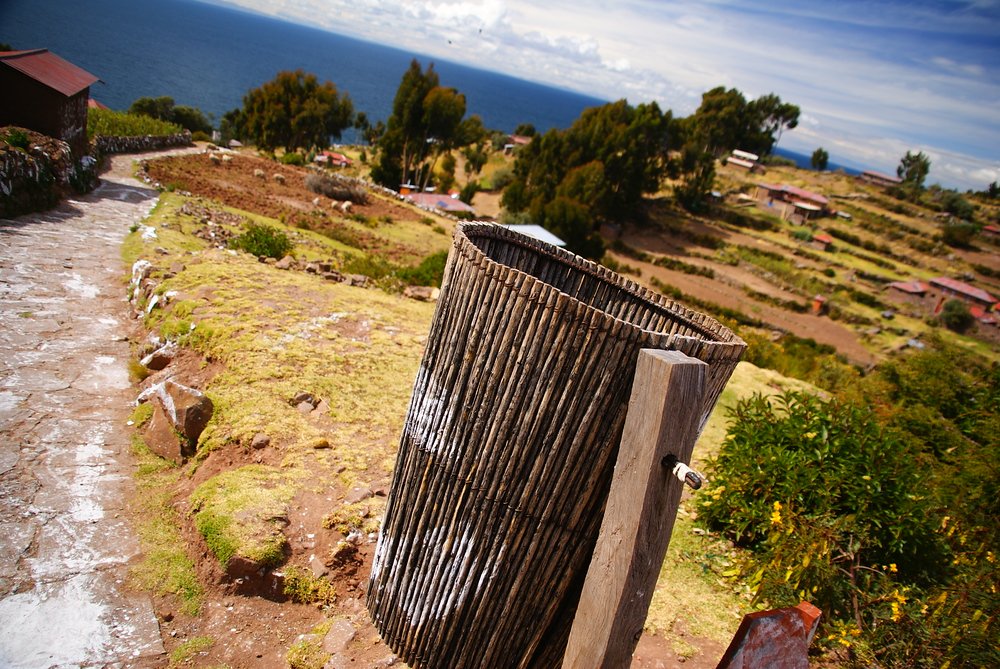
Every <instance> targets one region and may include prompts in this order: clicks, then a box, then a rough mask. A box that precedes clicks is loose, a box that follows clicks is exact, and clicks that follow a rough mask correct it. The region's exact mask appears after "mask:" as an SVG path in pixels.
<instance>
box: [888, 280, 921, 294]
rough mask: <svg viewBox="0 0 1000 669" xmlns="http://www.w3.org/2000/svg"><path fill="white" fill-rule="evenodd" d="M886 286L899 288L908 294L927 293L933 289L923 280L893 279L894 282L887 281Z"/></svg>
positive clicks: (894, 288)
mask: <svg viewBox="0 0 1000 669" xmlns="http://www.w3.org/2000/svg"><path fill="white" fill-rule="evenodd" d="M885 287H886V288H892V289H893V290H898V291H900V292H902V293H906V294H907V295H926V294H927V291H928V290H930V289H931V287H930V286H928V285H927V284H926V283H924V282H923V281H893V282H892V283H887V284H886V286H885Z"/></svg>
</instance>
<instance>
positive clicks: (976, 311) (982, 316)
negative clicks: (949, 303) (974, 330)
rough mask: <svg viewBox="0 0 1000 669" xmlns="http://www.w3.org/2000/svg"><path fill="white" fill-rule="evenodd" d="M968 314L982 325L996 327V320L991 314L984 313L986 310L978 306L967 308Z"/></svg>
mask: <svg viewBox="0 0 1000 669" xmlns="http://www.w3.org/2000/svg"><path fill="white" fill-rule="evenodd" d="M969 313H970V314H972V317H973V318H975V319H976V320H977V321H979V322H980V323H983V324H984V325H996V324H997V319H996V318H994V317H993V315H992V314H988V313H986V310H985V309H983V308H982V307H980V306H977V305H975V304H973V305H972V306H970V307H969Z"/></svg>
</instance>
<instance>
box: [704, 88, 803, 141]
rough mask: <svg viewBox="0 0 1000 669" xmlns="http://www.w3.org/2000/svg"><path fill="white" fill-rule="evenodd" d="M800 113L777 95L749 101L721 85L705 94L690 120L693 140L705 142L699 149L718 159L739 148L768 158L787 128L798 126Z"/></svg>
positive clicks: (772, 94) (741, 94)
mask: <svg viewBox="0 0 1000 669" xmlns="http://www.w3.org/2000/svg"><path fill="white" fill-rule="evenodd" d="M799 113H800V112H799V108H798V107H797V106H796V105H793V104H791V103H787V102H782V100H781V98H780V97H778V96H777V95H775V94H774V93H768V94H767V95H762V96H761V97H759V98H757V99H756V100H752V101H750V102H747V99H746V98H745V97H744V96H743V93H741V92H740V91H738V90H737V89H735V88H730V89H728V90H727V89H726V88H725V87H724V86H717V87H716V88H713V89H712V90H710V91H706V92H705V93H703V94H702V96H701V105H700V106H699V107H698V109H697V110H696V111H695V113H694V114H693V115H692V116H691V117H690V129H689V130H690V137H691V140H692V141H694V140H696V139H697V140H698V141H699V142H700V143H701V146H699V147H697V148H698V149H699V150H701V151H705V152H708V153H711V154H712V155H713V156H715V157H719V156H721V155H723V154H725V153H727V152H729V151H731V150H732V149H737V148H739V149H744V150H747V151H752V152H754V153H759V154H762V155H767V154H770V153H771V151H772V150H773V148H774V146H775V145H776V144H777V143H778V140H779V139H780V138H781V133H782V132H783V131H784V130H785V129H786V128H787V129H791V128H795V127H796V126H797V125H798V123H799Z"/></svg>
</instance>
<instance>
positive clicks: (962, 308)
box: [938, 300, 976, 333]
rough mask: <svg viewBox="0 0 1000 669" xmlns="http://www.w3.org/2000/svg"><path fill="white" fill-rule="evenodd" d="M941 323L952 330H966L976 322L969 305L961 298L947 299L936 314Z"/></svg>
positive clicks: (960, 331)
mask: <svg viewBox="0 0 1000 669" xmlns="http://www.w3.org/2000/svg"><path fill="white" fill-rule="evenodd" d="M938 318H939V319H941V323H943V324H944V326H945V327H946V328H948V329H949V330H952V331H954V332H959V333H962V332H966V331H967V330H968V329H969V328H971V327H972V324H973V323H975V322H976V319H975V318H974V317H973V316H972V312H971V311H969V307H968V306H967V305H966V304H965V302H963V301H962V300H948V301H947V302H945V303H944V305H943V306H942V307H941V313H940V314H939V315H938Z"/></svg>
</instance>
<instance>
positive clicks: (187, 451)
mask: <svg viewBox="0 0 1000 669" xmlns="http://www.w3.org/2000/svg"><path fill="white" fill-rule="evenodd" d="M142 440H143V442H145V444H146V446H147V447H149V450H151V451H153V452H154V453H156V454H157V455H158V456H160V457H161V458H163V459H165V460H170V461H171V462H174V463H177V464H180V463H181V462H184V460H185V459H186V458H188V457H190V456H192V455H194V448H192V446H191V444H190V443H189V442H188V441H187V440H186V439H181V438H180V437H178V436H177V432H176V431H175V430H174V424H173V422H171V420H170V418H168V417H167V414H166V412H165V411H164V410H163V407H162V406H161V405H160V403H159V402H156V403H154V408H153V417H152V418H151V419H150V420H149V422H148V423H146V427H145V428H144V429H143V431H142Z"/></svg>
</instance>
